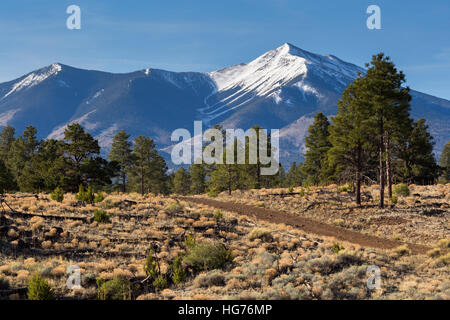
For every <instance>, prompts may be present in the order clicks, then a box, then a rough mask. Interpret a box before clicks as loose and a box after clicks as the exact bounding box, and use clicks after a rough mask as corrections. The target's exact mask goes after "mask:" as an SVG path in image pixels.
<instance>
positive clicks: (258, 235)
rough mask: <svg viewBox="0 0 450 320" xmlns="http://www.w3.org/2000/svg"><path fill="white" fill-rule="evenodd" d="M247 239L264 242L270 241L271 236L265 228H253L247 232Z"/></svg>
mask: <svg viewBox="0 0 450 320" xmlns="http://www.w3.org/2000/svg"><path fill="white" fill-rule="evenodd" d="M248 239H249V240H250V241H253V240H255V239H260V240H262V241H264V242H272V241H273V236H272V234H271V233H270V231H269V230H267V229H261V228H255V229H253V230H252V231H251V232H250V233H249V234H248Z"/></svg>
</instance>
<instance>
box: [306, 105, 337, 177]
mask: <svg viewBox="0 0 450 320" xmlns="http://www.w3.org/2000/svg"><path fill="white" fill-rule="evenodd" d="M329 125H330V123H329V122H328V118H327V117H326V116H325V115H324V114H323V113H321V112H320V113H318V114H316V115H315V116H314V123H313V124H312V125H311V126H310V127H309V129H308V132H309V135H308V136H307V137H305V146H306V148H307V149H308V150H307V151H306V153H305V163H304V166H303V170H304V171H305V173H306V174H307V176H308V178H307V182H308V183H309V184H313V185H318V184H319V183H322V182H326V180H327V178H328V175H330V174H329V173H328V160H327V153H328V150H330V148H331V143H330V141H329V139H328V137H329V135H330V134H329V132H328V127H329Z"/></svg>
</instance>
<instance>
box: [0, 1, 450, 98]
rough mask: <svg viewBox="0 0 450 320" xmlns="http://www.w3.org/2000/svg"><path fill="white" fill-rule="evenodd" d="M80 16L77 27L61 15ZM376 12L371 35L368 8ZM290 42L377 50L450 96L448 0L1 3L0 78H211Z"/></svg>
mask: <svg viewBox="0 0 450 320" xmlns="http://www.w3.org/2000/svg"><path fill="white" fill-rule="evenodd" d="M71 4H76V5H78V6H80V7H81V10H82V27H81V30H68V29H67V28H66V19H67V17H68V14H66V8H67V7H68V6H69V5H71ZM371 4H375V5H378V6H379V7H380V8H381V23H382V29H381V30H368V29H367V27H366V19H367V17H368V16H369V15H368V14H366V8H367V7H368V6H369V5H371ZM284 42H290V43H292V44H294V45H296V46H298V47H300V48H302V49H305V50H308V51H312V52H315V53H322V54H328V53H329V54H334V55H336V56H338V57H339V58H341V59H343V60H346V61H349V62H352V63H355V64H358V65H360V66H363V65H364V63H365V62H367V61H369V60H370V57H371V55H372V54H374V53H377V52H380V51H383V52H385V53H386V54H388V55H389V56H391V58H392V59H393V60H394V62H395V63H396V64H397V65H398V67H399V68H400V69H401V70H403V71H404V72H405V74H406V76H407V80H408V85H409V86H411V87H412V88H414V89H416V90H419V91H423V92H426V93H429V94H433V95H436V96H439V97H442V98H446V99H450V76H449V75H450V2H449V1H448V0H433V1H417V0H409V1H406V0H396V1H392V0H391V1H380V0H373V1H364V0H346V1H329V0H326V1H325V0H313V1H310V0H301V1H300V0H292V1H290V0H241V1H237V0H227V1H217V0H209V1H204V0H195V1H187V0H185V1H173V0H166V1H154V0H149V1H123V0H121V1H116V0H95V1H94V0H89V1H87V0H71V1H66V0H52V1H50V0H39V1H36V0H2V1H1V2H0V81H2V82H3V81H7V80H12V79H15V78H17V77H19V76H21V75H23V74H25V73H28V72H30V71H32V70H34V69H37V68H40V67H43V66H45V65H49V64H51V63H53V62H61V63H64V64H68V65H72V66H75V67H80V68H87V69H97V70H104V71H111V72H129V71H135V70H139V69H144V68H148V67H151V68H161V69H167V70H173V71H213V70H216V69H219V68H222V67H225V66H229V65H233V64H237V63H242V62H248V61H251V60H253V59H254V58H256V57H257V56H259V55H260V54H262V53H264V52H266V51H268V50H271V49H274V48H276V47H278V46H280V45H281V44H283V43H284Z"/></svg>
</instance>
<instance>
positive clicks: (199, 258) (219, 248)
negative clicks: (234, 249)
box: [183, 243, 233, 270]
mask: <svg viewBox="0 0 450 320" xmlns="http://www.w3.org/2000/svg"><path fill="white" fill-rule="evenodd" d="M183 261H184V262H185V263H186V264H187V265H188V266H191V267H193V268H194V269H197V270H212V269H221V268H222V267H224V266H225V265H226V264H227V263H228V262H231V261H233V255H232V254H231V251H230V250H228V249H227V248H225V246H224V245H223V244H221V243H199V244H196V245H194V246H193V247H191V248H190V249H189V253H188V254H187V255H186V256H185V257H184V259H183Z"/></svg>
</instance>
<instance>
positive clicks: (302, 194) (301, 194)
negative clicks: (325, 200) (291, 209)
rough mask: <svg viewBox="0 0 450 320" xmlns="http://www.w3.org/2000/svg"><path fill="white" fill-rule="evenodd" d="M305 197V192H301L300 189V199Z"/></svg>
mask: <svg viewBox="0 0 450 320" xmlns="http://www.w3.org/2000/svg"><path fill="white" fill-rule="evenodd" d="M303 196H305V190H303V188H301V189H300V197H303Z"/></svg>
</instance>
